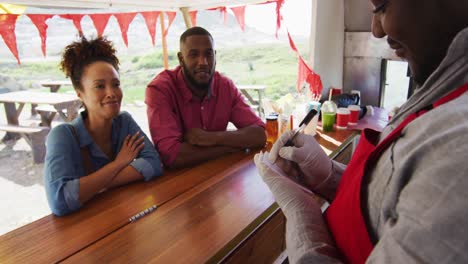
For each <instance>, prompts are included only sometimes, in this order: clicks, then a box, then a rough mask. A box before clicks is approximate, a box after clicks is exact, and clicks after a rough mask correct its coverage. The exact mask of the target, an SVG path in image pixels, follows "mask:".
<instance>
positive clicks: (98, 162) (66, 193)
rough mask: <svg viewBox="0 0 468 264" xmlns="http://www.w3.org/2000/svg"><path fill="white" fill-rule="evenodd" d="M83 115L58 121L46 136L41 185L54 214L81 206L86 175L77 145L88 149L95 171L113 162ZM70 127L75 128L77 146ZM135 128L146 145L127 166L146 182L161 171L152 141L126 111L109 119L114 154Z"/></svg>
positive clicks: (60, 213)
mask: <svg viewBox="0 0 468 264" xmlns="http://www.w3.org/2000/svg"><path fill="white" fill-rule="evenodd" d="M83 115H85V113H81V114H80V115H78V117H77V118H76V119H75V120H73V121H72V122H71V123H70V124H61V125H59V126H57V127H55V128H53V129H52V130H51V131H50V133H49V135H48V136H47V141H46V147H47V153H46V158H45V164H44V181H45V183H44V185H45V189H46V194H47V200H48V202H49V206H50V208H51V210H52V213H54V214H55V215H59V216H61V215H65V214H69V213H71V212H74V211H76V210H78V209H79V208H80V207H81V206H82V204H81V202H80V200H79V188H80V184H79V179H80V178H81V177H84V176H86V171H85V167H84V164H83V161H82V159H81V152H80V148H82V147H86V148H87V149H88V151H89V154H90V157H91V162H92V165H93V167H94V169H95V170H99V169H100V168H102V167H104V166H105V165H106V164H108V163H110V162H111V161H112V160H110V159H109V158H108V157H107V155H105V154H104V152H103V151H102V150H101V149H100V148H99V146H98V145H97V144H96V143H95V142H94V141H93V139H92V138H91V136H90V134H89V133H88V130H87V129H86V127H85V124H84V118H83ZM71 126H74V128H75V130H76V133H77V136H78V138H79V142H80V145H78V141H77V140H76V138H75V136H74V135H73V132H72V127H71ZM137 131H140V134H141V135H144V137H145V139H144V142H145V145H144V148H143V149H142V150H141V151H140V153H139V154H138V156H137V157H136V158H135V160H134V161H132V162H131V163H130V166H132V167H133V168H135V169H136V170H137V171H138V172H139V173H141V175H142V176H143V178H144V180H145V181H148V180H150V179H152V178H154V177H157V176H160V175H161V174H162V172H163V169H162V165H161V161H160V159H159V155H158V153H157V151H156V150H155V148H154V146H153V144H152V143H151V141H150V140H149V139H148V137H147V136H146V135H145V134H144V133H143V132H142V131H141V129H140V127H139V126H138V125H137V123H136V122H135V120H133V118H132V117H131V115H130V114H129V113H127V112H121V113H120V114H119V115H118V116H117V117H115V118H114V119H113V121H112V139H111V140H112V151H113V152H114V153H115V154H117V153H119V152H120V149H121V148H122V143H123V141H124V139H125V137H126V136H127V135H134V134H135V133H136V132H137Z"/></svg>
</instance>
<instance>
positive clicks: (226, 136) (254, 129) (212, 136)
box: [185, 125, 266, 148]
mask: <svg viewBox="0 0 468 264" xmlns="http://www.w3.org/2000/svg"><path fill="white" fill-rule="evenodd" d="M185 140H186V142H188V143H189V144H192V145H196V146H226V147H235V148H254V147H264V146H265V143H266V135H265V129H263V127H260V126H257V125H252V126H247V127H244V128H241V129H238V130H235V131H214V132H210V131H205V130H202V129H192V130H190V131H189V132H187V134H186V135H185Z"/></svg>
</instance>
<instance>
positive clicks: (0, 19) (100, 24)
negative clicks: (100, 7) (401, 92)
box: [0, 0, 320, 82]
mask: <svg viewBox="0 0 468 264" xmlns="http://www.w3.org/2000/svg"><path fill="white" fill-rule="evenodd" d="M269 3H276V18H277V20H276V27H277V29H276V36H277V34H278V30H279V28H280V27H281V20H282V16H281V13H280V11H281V8H282V5H283V3H284V0H270V1H265V2H264V3H263V4H269ZM245 8H246V6H237V7H231V10H232V12H233V13H234V16H235V17H236V20H237V22H238V24H239V26H240V28H241V30H242V31H244V30H245ZM208 10H217V11H219V12H221V14H222V15H223V16H224V24H226V23H227V18H228V16H227V8H226V7H225V6H220V7H216V8H211V9H208ZM138 13H140V14H141V15H142V16H143V18H144V19H145V23H146V26H147V28H148V32H149V34H150V35H151V42H152V44H153V46H154V45H155V41H156V23H157V19H158V17H160V14H161V11H148V12H128V13H100V14H28V17H29V18H30V19H31V21H32V22H33V24H34V25H35V26H36V28H37V30H38V31H39V35H40V38H41V44H42V45H41V49H42V54H43V55H44V56H46V55H47V54H46V53H47V52H46V51H47V48H46V43H47V28H48V25H47V23H46V22H47V20H48V19H49V18H51V17H53V16H54V15H58V16H59V17H61V18H64V19H68V20H72V22H73V25H74V26H75V28H76V29H77V30H78V32H79V35H80V36H83V29H82V27H81V20H82V19H83V17H84V16H86V15H88V16H89V17H90V18H91V20H92V22H93V24H94V27H95V28H96V31H97V35H98V36H102V35H103V33H104V30H105V28H106V26H107V24H108V22H109V19H110V17H111V16H112V15H114V16H115V18H116V19H117V22H118V24H119V26H120V30H121V33H122V38H123V41H124V43H125V45H126V46H128V29H129V25H130V23H131V22H132V21H133V19H134V18H135V16H136V15H137V14H138ZM165 13H166V15H167V17H168V21H169V22H168V26H167V27H166V28H165V29H164V32H163V35H164V36H167V34H168V31H169V28H170V27H171V25H172V23H173V22H174V20H175V18H176V15H177V12H169V11H168V12H165ZM189 15H190V19H191V22H192V25H194V26H195V25H196V24H197V15H198V11H195V10H194V11H191V12H189ZM18 16H19V15H18V14H0V35H1V36H2V38H3V40H4V42H5V44H6V45H7V47H8V48H9V49H10V51H11V52H12V54H13V55H14V56H15V58H16V60H17V61H18V64H20V58H19V54H18V48H17V43H16V35H15V27H16V21H17V18H18ZM288 36H289V32H288ZM289 41H290V45H291V48H293V50H294V51H296V53H297V54H298V56H300V55H299V53H298V52H297V48H296V47H295V45H294V43H293V42H292V39H291V38H290V36H289ZM302 62H304V61H302ZM304 63H305V62H304ZM305 65H306V66H307V64H305ZM301 67H302V66H301ZM307 67H308V66H307ZM302 68H303V67H302ZM309 69H310V67H309ZM312 73H313V72H312ZM301 76H302V75H301ZM307 76H309V75H306V77H305V79H304V80H306V81H307V82H317V78H316V77H315V75H313V74H312V75H310V76H311V77H309V78H307ZM317 76H318V75H317ZM319 78H320V77H319ZM318 82H320V79H318Z"/></svg>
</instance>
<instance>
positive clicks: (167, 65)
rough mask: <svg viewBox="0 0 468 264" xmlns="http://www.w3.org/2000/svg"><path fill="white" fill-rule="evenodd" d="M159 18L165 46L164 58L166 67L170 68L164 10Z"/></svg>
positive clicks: (163, 45)
mask: <svg viewBox="0 0 468 264" xmlns="http://www.w3.org/2000/svg"><path fill="white" fill-rule="evenodd" d="M159 20H160V22H161V32H162V33H161V35H162V48H163V60H164V69H166V70H167V69H169V63H168V61H167V43H166V34H164V32H165V31H166V27H165V26H164V12H161V13H160V14H159Z"/></svg>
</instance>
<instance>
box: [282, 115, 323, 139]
mask: <svg viewBox="0 0 468 264" xmlns="http://www.w3.org/2000/svg"><path fill="white" fill-rule="evenodd" d="M316 114H317V110H315V109H312V110H310V111H309V113H307V115H306V116H305V117H304V119H303V120H302V121H301V123H299V127H298V128H297V129H296V130H295V131H294V134H293V135H292V137H291V138H290V139H289V140H288V141H287V142H286V144H284V146H286V147H290V146H293V145H294V143H293V140H294V138H295V137H296V135H297V133H299V132H302V131H303V130H304V129H305V127H306V126H307V125H308V124H309V122H310V121H311V120H312V118H314V116H315V115H316Z"/></svg>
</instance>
